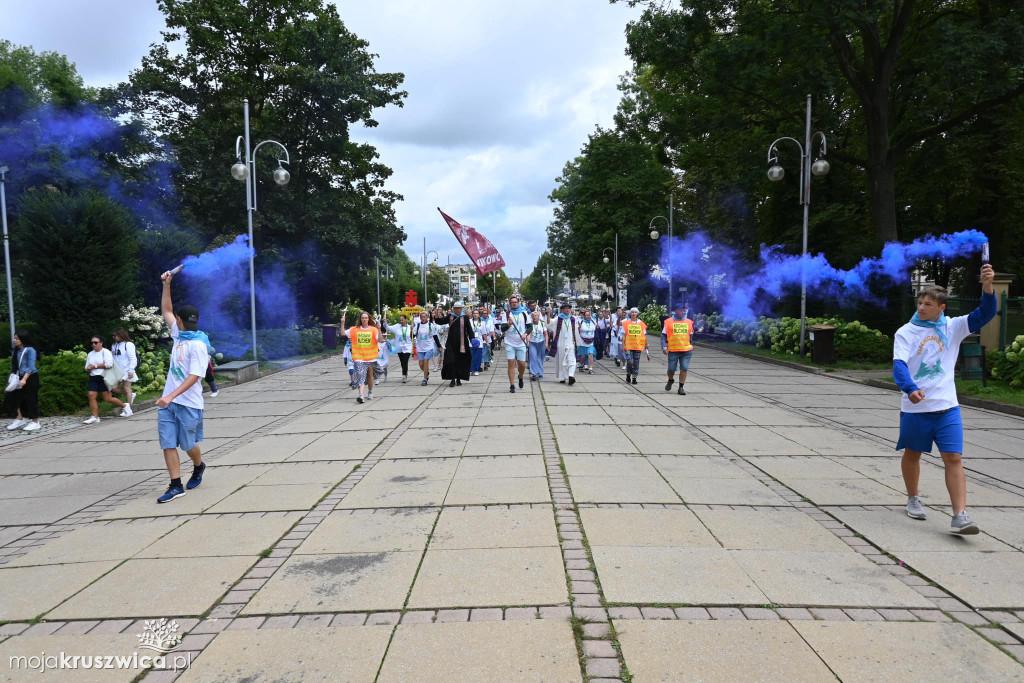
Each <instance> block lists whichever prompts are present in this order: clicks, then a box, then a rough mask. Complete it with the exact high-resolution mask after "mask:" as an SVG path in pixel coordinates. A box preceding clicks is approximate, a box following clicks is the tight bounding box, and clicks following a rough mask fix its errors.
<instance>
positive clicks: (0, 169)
mask: <svg viewBox="0 0 1024 683" xmlns="http://www.w3.org/2000/svg"><path fill="white" fill-rule="evenodd" d="M8 170H10V169H8V168H7V167H6V166H0V219H2V221H3V226H4V268H5V269H6V270H7V315H8V317H9V318H10V320H11V346H12V347H13V346H14V332H15V330H14V289H13V286H12V284H11V247H10V241H11V240H10V237H9V236H8V235H7V193H6V191H5V190H4V185H5V184H6V182H7V171H8Z"/></svg>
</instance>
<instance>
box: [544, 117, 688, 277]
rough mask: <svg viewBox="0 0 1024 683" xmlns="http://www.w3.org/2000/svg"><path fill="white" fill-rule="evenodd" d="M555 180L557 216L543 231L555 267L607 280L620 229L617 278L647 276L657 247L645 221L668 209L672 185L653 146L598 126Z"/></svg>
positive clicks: (611, 272) (571, 274)
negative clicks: (609, 255)
mask: <svg viewBox="0 0 1024 683" xmlns="http://www.w3.org/2000/svg"><path fill="white" fill-rule="evenodd" d="M555 182H556V183H558V186H557V187H556V188H555V189H554V191H553V192H552V193H551V195H550V199H551V201H552V202H554V203H555V209H554V215H555V218H554V220H553V221H552V222H551V224H550V225H549V226H548V230H547V231H548V249H549V250H550V253H551V257H552V259H553V262H554V264H555V265H557V267H558V269H559V270H561V271H562V272H563V273H565V274H566V275H567V276H568V277H570V278H578V277H582V276H584V275H593V276H594V277H596V278H597V279H599V280H601V281H603V282H606V283H608V284H612V283H613V281H614V279H615V276H614V272H615V266H614V263H612V262H609V263H605V262H604V256H605V252H604V250H605V249H606V248H608V247H612V248H614V246H615V235H616V233H618V237H619V241H618V243H619V275H620V277H622V278H624V279H627V278H628V279H636V278H640V277H645V276H646V274H647V273H648V272H649V270H650V268H651V266H652V265H653V264H654V262H655V260H656V259H657V248H658V247H657V245H656V244H654V243H653V242H652V241H651V239H650V236H649V234H648V233H649V232H650V229H649V227H648V226H649V224H650V221H651V219H653V218H654V217H655V216H658V215H663V214H665V213H666V212H667V209H668V197H669V192H670V190H671V187H672V174H671V172H670V171H669V170H668V169H667V168H666V167H665V165H664V164H663V163H662V162H661V161H660V160H659V158H658V154H657V149H656V148H655V147H654V146H653V145H651V144H650V143H649V142H647V141H644V140H642V139H640V138H639V137H637V136H636V135H632V134H629V133H622V132H618V131H614V130H602V129H600V128H599V129H598V130H597V131H596V132H595V133H593V134H592V135H591V136H590V138H589V140H588V141H587V144H586V145H584V147H583V150H582V152H581V154H580V156H578V157H576V158H575V159H573V160H572V161H570V162H568V163H567V164H566V165H565V168H564V169H563V171H562V175H561V176H560V177H558V178H556V179H555ZM609 253H611V252H609Z"/></svg>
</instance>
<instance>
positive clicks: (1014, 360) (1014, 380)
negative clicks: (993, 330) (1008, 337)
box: [988, 334, 1024, 389]
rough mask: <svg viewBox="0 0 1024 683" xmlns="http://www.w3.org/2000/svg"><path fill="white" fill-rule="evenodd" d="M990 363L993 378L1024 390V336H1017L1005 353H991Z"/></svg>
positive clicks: (989, 354) (989, 355) (989, 356)
mask: <svg viewBox="0 0 1024 683" xmlns="http://www.w3.org/2000/svg"><path fill="white" fill-rule="evenodd" d="M988 361H989V364H990V365H991V366H992V377H994V378H996V379H999V380H1003V381H1004V382H1007V383H1009V385H1010V386H1011V387H1013V388H1014V389H1021V388H1024V334H1020V335H1017V337H1016V338H1015V339H1014V340H1013V342H1012V343H1011V344H1010V345H1008V346H1007V347H1006V350H1005V351H989V353H988Z"/></svg>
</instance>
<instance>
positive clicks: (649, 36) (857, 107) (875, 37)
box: [627, 0, 1024, 242]
mask: <svg viewBox="0 0 1024 683" xmlns="http://www.w3.org/2000/svg"><path fill="white" fill-rule="evenodd" d="M631 4H645V5H648V8H647V10H646V11H645V12H644V14H643V16H642V18H641V19H640V20H638V21H636V22H634V23H632V24H631V25H630V26H629V28H628V30H627V39H628V44H629V48H628V51H629V53H630V55H631V56H632V57H633V59H634V61H635V63H636V65H637V68H638V72H639V74H640V77H639V78H638V79H637V84H638V86H639V88H640V89H642V90H643V91H644V93H645V94H644V96H643V97H641V98H639V101H640V102H641V104H643V105H649V110H648V111H646V113H643V114H641V115H640V116H639V117H638V118H639V120H640V121H642V122H644V123H646V124H649V126H648V129H649V130H651V131H653V133H654V136H655V137H656V138H657V142H658V143H659V144H660V145H663V146H664V148H665V149H666V150H669V155H670V158H671V160H672V163H673V165H675V166H676V167H677V168H681V169H686V170H687V172H688V174H689V173H693V180H692V182H691V181H689V179H688V181H687V182H688V184H689V185H690V187H691V188H692V189H693V191H695V192H697V193H703V192H705V191H707V190H711V191H712V193H714V194H717V197H716V199H717V201H716V204H718V205H719V206H723V205H726V204H728V203H729V202H728V197H727V193H726V192H723V188H721V186H720V185H721V183H722V180H716V179H729V180H731V179H735V182H736V185H737V193H736V200H735V201H734V203H737V204H739V205H740V206H741V213H743V214H744V215H745V216H751V215H753V213H754V211H755V210H756V209H760V208H763V207H762V205H761V204H760V202H761V201H762V199H761V197H763V196H764V195H766V194H767V192H766V190H765V188H764V186H763V183H762V187H760V188H758V187H754V186H752V184H751V180H752V179H751V178H750V177H749V174H748V173H747V172H746V171H745V169H759V170H761V171H762V172H763V169H764V149H765V147H766V146H767V143H768V142H770V140H772V139H774V138H775V137H778V136H781V135H792V136H794V137H798V138H801V139H802V137H803V136H802V135H801V133H802V130H803V114H804V108H803V100H804V95H805V94H806V93H812V94H815V96H816V111H815V122H814V127H815V128H820V129H822V130H824V131H826V132H827V133H828V136H829V141H830V147H831V148H830V150H829V158H830V159H832V161H833V168H834V169H835V168H836V166H837V165H838V166H840V169H841V168H842V167H843V166H846V167H848V171H849V172H844V173H843V176H842V177H841V178H832V179H829V180H828V181H826V182H827V184H828V185H835V183H836V180H842V181H843V182H844V183H846V182H849V181H853V182H852V184H851V185H850V188H851V189H850V190H847V191H845V192H842V193H841V194H844V195H845V197H844V198H845V199H846V200H847V201H848V202H849V203H850V204H851V206H850V207H849V208H847V207H836V208H837V209H838V211H837V214H838V217H840V218H843V219H844V222H846V224H847V225H849V226H851V227H855V223H856V221H857V220H858V219H859V218H860V216H864V217H865V218H866V221H867V222H866V224H865V227H868V229H869V235H870V237H872V238H873V239H874V240H875V241H877V242H881V241H895V240H898V239H903V240H907V239H911V238H913V237H916V236H917V234H918V233H916V232H915V230H914V228H915V226H914V225H913V221H912V220H911V216H910V215H908V211H907V210H906V209H905V207H906V206H907V203H906V201H905V196H904V195H903V188H904V187H906V186H905V185H903V184H900V183H899V182H898V181H901V180H902V178H901V169H904V168H906V166H907V164H908V163H912V162H910V159H911V157H913V156H914V155H916V154H918V153H919V152H920V151H921V149H922V146H923V145H926V144H927V143H928V142H929V141H933V140H934V141H939V142H942V141H945V140H948V139H949V138H950V137H951V136H957V135H961V134H963V133H964V132H965V128H964V127H965V126H970V125H971V124H972V123H974V122H976V121H977V120H978V119H979V117H983V116H984V115H985V114H986V113H988V112H993V111H995V110H997V109H999V108H1001V107H1005V106H1007V105H1009V104H1012V103H1014V102H1018V101H1019V100H1020V97H1021V96H1022V94H1024V73H1022V72H1021V70H1020V68H1019V65H1020V64H1021V63H1022V61H1024V18H1022V16H1021V13H1020V11H1019V9H1020V8H1019V5H1018V3H1016V2H1013V1H1012V0H964V1H963V2H956V3H948V2H941V1H939V0H933V1H930V2H925V1H921V0H890V1H887V2H867V3H866V2H862V1H861V0H823V1H819V0H778V1H773V2H765V1H764V0H731V1H727V2H722V1H721V0H681V1H680V2H679V3H678V6H674V5H667V4H665V3H661V2H650V3H648V2H643V3H640V2H633V1H631ZM643 108H644V107H641V109H643ZM783 154H784V156H783V160H784V164H786V165H788V166H789V167H790V168H794V167H795V166H796V164H797V163H798V159H796V157H795V156H794V154H793V153H792V150H786V149H784V150H783ZM836 162H839V163H838V164H836ZM737 166H740V167H741V168H739V169H736V167H737ZM716 170H717V172H718V175H717V176H716V179H713V178H711V177H709V176H710V175H711V174H713V173H715V171H716ZM737 170H738V172H736V173H732V172H733V171H737ZM904 177H905V176H904ZM725 182H728V180H726V181H725ZM716 185H718V187H716ZM716 190H717V192H716ZM818 191H819V190H818V189H815V192H818ZM824 191H825V192H828V191H829V189H828V186H827V185H826V188H825V190H824ZM792 193H793V190H792V189H789V190H788V191H787V193H786V194H792ZM857 193H859V194H860V195H862V198H860V199H859V200H858V199H857V198H856V197H855V195H856V194H857ZM775 194H776V195H778V194H779V193H778V191H776V192H775ZM757 195H761V196H757ZM787 199H788V197H787ZM798 211H799V209H798V208H797V207H794V208H793V209H791V211H790V213H789V215H790V216H793V217H794V218H797V220H798ZM789 220H790V222H795V221H794V220H793V218H790V219H789ZM831 227H832V230H833V232H835V227H836V226H835V225H833V226H831ZM845 227H846V226H844V228H845ZM843 232H844V233H848V232H849V231H848V230H843ZM853 232H854V233H857V232H859V230H856V229H854V230H853ZM857 239H858V240H859V238H857Z"/></svg>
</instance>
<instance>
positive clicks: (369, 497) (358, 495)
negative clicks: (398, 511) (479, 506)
mask: <svg viewBox="0 0 1024 683" xmlns="http://www.w3.org/2000/svg"><path fill="white" fill-rule="evenodd" d="M448 486H449V482H448V481H444V480H437V479H427V480H424V481H412V482H399V483H392V482H388V483H386V484H374V483H369V484H368V483H366V482H365V481H361V482H359V483H358V484H356V486H355V488H354V489H352V490H351V491H350V492H349V494H348V495H347V496H345V498H344V500H342V501H341V502H340V503H338V505H337V509H346V508H394V507H425V506H431V505H434V506H439V505H441V504H442V503H444V497H445V495H446V494H447V493H448Z"/></svg>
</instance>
